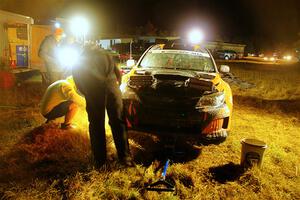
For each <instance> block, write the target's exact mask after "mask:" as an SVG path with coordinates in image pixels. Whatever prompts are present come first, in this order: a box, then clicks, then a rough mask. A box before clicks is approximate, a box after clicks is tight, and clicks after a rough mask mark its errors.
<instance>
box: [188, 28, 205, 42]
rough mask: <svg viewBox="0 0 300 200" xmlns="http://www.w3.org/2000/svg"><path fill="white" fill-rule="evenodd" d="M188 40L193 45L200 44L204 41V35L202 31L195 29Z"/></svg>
mask: <svg viewBox="0 0 300 200" xmlns="http://www.w3.org/2000/svg"><path fill="white" fill-rule="evenodd" d="M188 39H189V41H190V42H191V43H192V44H199V43H200V42H202V41H203V39H204V34H203V32H202V31H201V30H198V29H194V30H192V31H191V32H190V33H189V35H188Z"/></svg>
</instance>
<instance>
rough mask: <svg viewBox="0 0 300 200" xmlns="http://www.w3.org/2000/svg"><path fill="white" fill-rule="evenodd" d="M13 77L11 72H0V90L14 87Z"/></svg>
mask: <svg viewBox="0 0 300 200" xmlns="http://www.w3.org/2000/svg"><path fill="white" fill-rule="evenodd" d="M15 81H16V80H15V76H14V74H13V73H11V72H0V89H10V88H12V87H13V86H14V85H15Z"/></svg>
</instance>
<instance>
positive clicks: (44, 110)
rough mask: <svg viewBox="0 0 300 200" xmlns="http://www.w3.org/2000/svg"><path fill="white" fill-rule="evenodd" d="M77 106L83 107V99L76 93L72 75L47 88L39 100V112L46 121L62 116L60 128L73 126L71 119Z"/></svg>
mask: <svg viewBox="0 0 300 200" xmlns="http://www.w3.org/2000/svg"><path fill="white" fill-rule="evenodd" d="M79 106H82V107H85V99H84V98H83V97H82V96H80V95H79V94H78V93H77V88H76V86H75V83H74V80H73V77H72V76H69V77H68V78H67V79H66V80H59V81H56V82H54V83H52V84H51V85H50V86H49V87H48V88H47V90H46V92H45V94H44V96H43V98H42V101H41V114H42V115H43V116H44V117H45V118H46V119H47V121H46V123H48V122H50V121H52V120H55V119H56V118H59V117H63V116H64V117H65V121H64V123H62V124H61V128H62V129H69V128H75V125H73V124H72V120H73V118H74V116H75V114H76V113H77V111H78V108H79Z"/></svg>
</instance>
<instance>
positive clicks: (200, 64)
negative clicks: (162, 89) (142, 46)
mask: <svg viewBox="0 0 300 200" xmlns="http://www.w3.org/2000/svg"><path fill="white" fill-rule="evenodd" d="M140 67H142V68H166V69H181V70H195V71H204V72H215V68H214V65H213V62H212V59H211V57H210V56H209V54H208V53H203V52H196V51H186V50H152V51H149V52H148V53H147V54H146V55H145V57H144V58H143V60H142V62H141V64H140Z"/></svg>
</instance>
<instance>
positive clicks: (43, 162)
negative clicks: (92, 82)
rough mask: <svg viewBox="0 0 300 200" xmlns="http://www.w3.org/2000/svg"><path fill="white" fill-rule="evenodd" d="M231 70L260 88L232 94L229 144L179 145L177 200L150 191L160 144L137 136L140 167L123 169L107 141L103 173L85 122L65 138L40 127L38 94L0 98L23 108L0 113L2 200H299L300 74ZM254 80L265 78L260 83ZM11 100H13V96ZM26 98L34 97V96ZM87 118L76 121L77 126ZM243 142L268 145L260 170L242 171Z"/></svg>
mask: <svg viewBox="0 0 300 200" xmlns="http://www.w3.org/2000/svg"><path fill="white" fill-rule="evenodd" d="M231 67H232V71H233V72H234V73H235V74H237V75H239V76H240V77H244V78H245V79H246V80H248V81H252V82H255V83H256V84H257V86H258V87H257V88H255V89H253V90H251V91H240V90H239V89H238V88H234V92H236V93H238V94H239V96H235V98H234V101H235V104H234V113H233V124H232V125H233V127H232V131H231V134H230V136H229V137H228V139H227V140H226V141H225V142H224V143H222V144H219V145H213V144H212V145H201V144H199V143H197V142H187V143H185V144H179V142H178V146H177V150H178V151H181V152H185V154H177V156H175V157H173V160H174V161H175V162H173V164H172V165H171V166H170V168H169V170H168V180H170V181H173V182H175V184H176V192H175V193H156V192H147V191H146V190H145V189H144V187H145V185H147V184H149V183H150V182H153V181H156V180H157V179H159V177H160V174H161V170H160V169H161V166H162V164H161V163H163V162H161V161H163V160H164V159H165V157H166V156H165V155H166V154H165V152H164V150H163V148H162V145H161V143H160V141H159V139H158V138H156V137H151V136H149V135H140V134H138V133H131V134H130V138H131V139H130V147H131V150H132V153H133V155H134V158H135V160H136V162H137V163H138V165H137V167H136V168H127V169H125V168H122V167H121V166H120V165H118V163H117V162H116V156H115V150H114V147H113V143H112V139H111V137H110V136H109V138H110V139H109V140H108V146H109V149H110V152H111V153H110V156H109V158H110V160H111V162H110V164H107V165H106V166H105V167H103V168H102V169H100V170H98V171H97V170H94V169H93V168H92V165H91V161H90V157H91V156H90V152H89V143H88V138H87V121H86V116H84V119H85V120H83V121H82V120H81V123H80V124H79V125H80V129H79V130H77V131H73V132H68V131H61V130H59V129H57V128H55V126H54V125H48V126H40V124H42V122H43V119H42V118H41V116H40V115H39V114H38V107H37V104H38V96H39V94H37V97H36V99H35V98H33V100H31V101H30V103H29V104H27V100H28V96H25V97H22V98H20V99H19V100H18V101H17V100H16V99H14V98H12V99H11V100H9V101H8V100H7V99H4V98H2V97H3V96H1V103H3V102H7V103H11V104H10V105H13V106H19V105H20V103H22V106H23V107H22V108H18V109H17V108H2V109H0V112H1V115H0V116H1V117H0V118H1V122H0V125H1V129H0V155H1V157H0V172H1V173H0V196H2V198H3V199H170V200H171V199H300V188H299V185H300V177H299V173H300V171H299V168H300V160H299V159H300V148H299V142H300V136H299V133H300V120H299V113H300V111H299V109H298V110H296V109H295V108H299V107H297V106H299V99H298V97H299V96H297V95H298V94H297V92H296V94H295V93H292V94H291V95H289V92H288V91H298V90H297V89H298V88H299V87H298V86H297V85H294V84H292V83H290V80H291V77H293V80H296V79H295V78H297V77H298V79H297V80H299V78H300V75H299V74H297V73H298V71H297V70H296V68H295V69H294V68H293V70H294V71H293V73H291V74H290V75H289V74H288V73H287V74H285V75H284V76H283V77H284V79H285V80H281V78H282V74H284V73H281V72H280V73H278V71H277V72H276V71H272V72H268V71H267V70H265V69H264V70H253V69H252V70H251V69H249V68H251V66H248V68H246V69H242V68H240V66H238V65H237V66H231ZM255 69H257V67H256V68H255ZM256 74H260V76H262V77H264V78H262V79H259V78H255V76H257V75H256ZM290 76H291V77H290ZM277 79H278V80H280V81H281V82H282V83H285V84H286V86H285V87H284V86H280V84H279V85H278V87H279V88H280V89H278V87H274V89H275V90H276V91H272V92H271V91H270V92H269V91H266V89H267V88H273V86H271V85H272V84H274V82H273V81H274V80H277ZM270 82H271V83H270ZM275 83H277V82H276V81H275ZM259 91H260V93H259ZM27 92H28V91H27ZM278 92H280V93H278ZM34 93H36V92H34ZM24 94H25V93H24ZM247 94H248V95H247ZM283 94H284V95H283ZM6 95H8V97H9V95H10V92H7V93H6ZM14 95H15V94H14ZM26 95H29V96H30V95H34V94H32V93H31V92H30V91H29V93H26ZM288 95H289V96H288ZM12 96H13V95H12ZM249 96H250V97H251V98H249ZM5 97H6V98H8V97H7V96H5ZM275 97H280V98H275ZM9 98H10V97H9ZM273 98H274V99H276V100H280V101H274V99H273ZM23 99H27V100H26V101H25V100H23ZM291 99H292V100H291ZM297 99H298V100H297ZM26 104H27V105H26ZM84 114H85V113H81V115H79V116H77V117H78V118H77V122H78V123H79V121H80V119H79V117H80V116H83V115H84ZM35 127H38V128H35ZM107 130H108V131H109V129H107ZM244 137H252V138H258V139H262V140H264V141H265V142H266V143H267V144H268V149H267V150H266V152H265V157H264V162H263V166H262V168H261V169H257V168H253V169H250V170H247V171H244V170H243V169H242V168H241V167H240V165H239V161H240V148H241V145H240V140H241V139H242V138H244Z"/></svg>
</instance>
